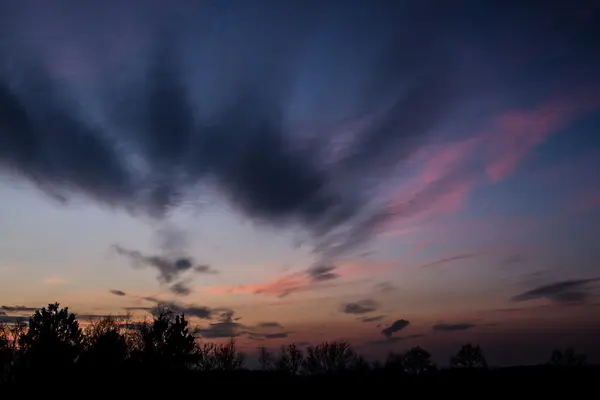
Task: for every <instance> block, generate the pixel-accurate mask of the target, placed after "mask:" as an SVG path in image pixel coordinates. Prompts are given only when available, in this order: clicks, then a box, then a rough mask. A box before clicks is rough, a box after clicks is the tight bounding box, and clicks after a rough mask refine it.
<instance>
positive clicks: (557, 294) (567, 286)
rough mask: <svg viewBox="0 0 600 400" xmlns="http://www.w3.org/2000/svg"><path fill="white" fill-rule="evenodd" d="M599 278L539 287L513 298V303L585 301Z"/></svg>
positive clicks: (567, 281)
mask: <svg viewBox="0 0 600 400" xmlns="http://www.w3.org/2000/svg"><path fill="white" fill-rule="evenodd" d="M598 281H600V278H591V279H574V280H566V281H560V282H555V283H551V284H548V285H543V286H539V287H537V288H534V289H532V290H529V291H526V292H523V293H521V294H518V295H516V296H514V297H513V298H512V299H511V300H512V301H515V302H521V301H529V300H538V299H548V300H551V301H553V302H556V303H578V302H583V301H585V300H586V299H587V298H588V297H589V295H590V284H592V283H594V282H598Z"/></svg>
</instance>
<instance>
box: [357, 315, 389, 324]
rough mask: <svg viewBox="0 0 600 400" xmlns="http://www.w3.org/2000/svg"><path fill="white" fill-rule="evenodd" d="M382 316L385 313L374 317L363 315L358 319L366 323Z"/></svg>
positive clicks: (375, 320) (377, 319)
mask: <svg viewBox="0 0 600 400" xmlns="http://www.w3.org/2000/svg"><path fill="white" fill-rule="evenodd" d="M384 318H385V315H377V316H375V317H363V318H360V321H362V322H365V323H367V322H377V321H381V320H382V319H384Z"/></svg>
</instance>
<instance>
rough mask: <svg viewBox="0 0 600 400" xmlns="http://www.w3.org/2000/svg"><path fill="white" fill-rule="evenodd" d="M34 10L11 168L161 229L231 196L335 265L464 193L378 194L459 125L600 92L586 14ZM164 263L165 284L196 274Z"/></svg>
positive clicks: (5, 51)
mask: <svg viewBox="0 0 600 400" xmlns="http://www.w3.org/2000/svg"><path fill="white" fill-rule="evenodd" d="M27 3H28V2H15V3H14V5H12V6H11V12H6V13H3V15H2V16H1V18H2V19H1V20H0V37H2V38H3V40H2V43H1V44H0V46H1V47H0V168H1V169H2V170H3V171H5V172H7V173H9V174H11V175H14V176H18V177H21V178H23V179H26V180H28V181H30V182H32V183H33V184H35V185H37V186H38V187H39V188H40V189H42V190H43V191H44V192H46V193H48V194H49V195H51V196H53V197H54V198H56V199H60V200H61V201H63V202H68V201H69V200H70V199H72V198H73V197H78V196H84V197H86V198H87V199H91V200H93V201H96V202H97V203H100V204H103V205H107V206H109V207H112V208H119V209H126V210H128V211H130V212H132V213H135V214H141V213H144V214H148V215H151V216H154V217H162V216H164V215H166V214H168V213H169V212H170V211H171V210H173V209H175V208H178V207H180V206H182V205H184V204H185V205H187V204H197V203H198V201H199V200H201V199H204V198H205V197H207V196H212V195H213V194H215V193H217V195H218V196H220V197H219V198H222V199H224V200H225V201H226V202H228V203H229V204H231V205H232V206H233V207H232V208H233V209H235V210H237V211H238V212H240V213H242V214H244V215H245V216H247V217H249V218H250V219H252V220H254V221H257V222H260V223H268V224H271V225H275V226H282V225H288V226H293V227H298V226H299V227H301V228H303V230H305V231H307V232H308V233H309V234H310V235H311V237H312V238H313V239H314V242H315V245H316V247H315V248H316V249H317V250H318V252H319V253H320V254H322V255H324V258H325V259H328V258H330V257H332V256H334V255H336V254H339V252H341V251H346V250H354V249H356V247H357V245H358V244H361V243H362V242H364V241H366V240H368V239H369V238H370V237H371V236H372V235H373V234H374V233H375V232H377V230H378V228H380V226H381V225H382V224H385V223H387V222H388V218H390V217H391V216H392V215H393V216H394V217H395V218H401V217H410V216H411V215H414V213H416V212H419V211H420V210H422V209H423V208H426V207H428V206H430V205H431V204H433V203H434V202H435V201H437V200H438V199H439V198H440V196H443V195H445V194H446V193H447V191H448V187H447V186H445V185H440V186H435V187H431V188H427V190H425V191H423V192H422V193H419V194H418V195H417V196H416V197H415V198H414V199H412V200H411V201H408V202H406V204H402V205H400V206H398V207H396V208H395V209H394V210H393V212H390V211H389V209H388V201H389V200H390V198H391V195H389V191H388V190H383V189H382V190H377V189H381V188H380V186H383V185H384V184H388V183H389V181H388V180H387V179H386V178H387V177H389V176H392V174H396V173H397V172H398V169H399V168H400V167H402V166H403V163H404V162H405V161H406V160H407V159H408V158H409V157H411V156H412V155H413V154H414V153H415V152H416V151H417V150H418V149H419V148H420V147H421V146H422V145H423V144H424V143H427V139H428V138H429V137H430V135H432V134H434V133H435V132H436V130H437V128H439V127H440V126H444V124H445V123H446V122H447V121H456V120H457V119H459V118H457V116H456V112H458V113H460V112H463V111H464V109H465V108H467V107H471V106H472V105H473V104H483V103H488V102H486V101H478V100H481V99H486V100H487V99H488V98H490V93H499V94H498V97H502V98H504V97H509V95H513V96H514V97H515V98H517V99H519V100H521V99H523V100H522V101H523V102H525V101H526V100H527V99H529V97H532V96H540V97H543V98H548V97H549V96H548V92H549V91H558V90H559V89H564V88H569V89H570V88H573V87H579V86H581V85H582V84H583V85H585V86H584V87H588V86H589V82H590V78H595V72H594V71H596V70H598V68H597V67H598V65H599V64H600V62H599V59H598V55H597V49H596V48H595V46H594V44H593V43H591V42H593V41H591V40H589V38H590V37H594V34H595V33H597V32H598V29H599V28H597V26H598V25H600V24H597V20H596V19H597V14H595V13H594V12H590V13H587V16H584V14H585V13H581V12H577V11H578V8H579V7H578V6H575V5H573V4H572V3H573V2H564V3H565V5H560V6H553V7H544V9H543V10H541V9H539V7H538V9H537V10H535V11H534V10H533V8H532V6H529V5H525V6H523V7H517V8H515V7H512V6H506V7H505V6H503V5H502V6H501V5H499V6H498V7H497V10H495V11H494V12H493V13H491V12H490V11H489V7H485V6H484V5H483V4H481V5H474V6H473V7H470V8H469V13H467V14H465V13H463V12H462V11H460V10H462V8H461V7H451V6H447V7H446V6H444V7H443V11H442V12H439V5H438V4H435V6H432V4H433V3H435V2H415V3H414V4H412V3H411V4H405V2H386V7H372V5H371V4H370V2H366V1H363V2H359V3H357V4H353V6H352V7H348V6H347V4H346V2H325V3H324V4H323V5H319V6H317V7H315V6H314V4H313V3H312V2H301V3H302V4H297V3H296V2H292V3H290V2H280V3H278V4H275V3H273V4H271V3H269V5H268V6H267V5H266V4H260V5H257V6H255V7H249V6H247V5H246V2H239V3H236V4H231V5H227V6H225V5H222V6H219V5H214V4H212V3H210V4H209V3H207V4H206V5H203V4H204V3H203V2H198V3H197V5H192V4H187V6H186V7H185V9H184V7H182V6H181V5H179V6H174V5H166V4H163V3H162V2H148V3H144V5H143V6H141V7H139V5H138V6H137V7H133V6H131V5H129V4H127V3H129V2H115V3H111V4H110V5H106V7H105V6H104V5H103V6H102V7H101V6H99V5H92V6H86V7H83V6H72V5H71V6H69V7H53V6H52V5H50V4H46V3H47V2H41V3H40V4H36V6H35V7H32V6H31V5H28V4H27ZM533 3H535V2H533ZM533 3H532V4H533ZM567 3H568V4H567ZM99 21H100V22H99ZM109 21H110V22H109ZM123 21H126V22H123ZM168 21H171V23H169V22H168ZM172 21H176V22H174V23H173V22H172ZM214 21H224V23H215V22H214ZM231 21H236V23H228V22H231ZM473 21H475V22H474V23H473ZM556 21H560V29H556V28H555V25H556V24H555V23H554V22H556ZM237 22H239V23H237ZM167 25H169V26H167ZM31 32H36V33H35V34H32V33H31ZM165 32H169V35H167V34H165ZM374 43H375V44H376V45H373V44H374ZM567 44H568V45H567ZM557 48H560V49H562V50H561V51H560V52H557V51H556V49H557ZM67 49H68V50H67ZM123 49H126V50H127V51H126V52H125V54H127V56H123V54H120V56H119V54H118V53H119V52H120V51H121V52H122V51H123ZM223 49H227V51H226V52H225V53H224V52H223ZM67 53H68V54H69V58H68V59H64V58H61V56H60V55H61V54H67ZM550 54H551V55H550ZM65 68H66V69H67V71H65ZM81 76H85V77H86V78H87V79H85V80H84V79H82V78H81ZM58 78H60V79H58ZM499 82H501V87H498V85H499ZM308 88H310V90H309V89H308ZM496 89H497V90H496ZM542 89H544V90H542ZM513 92H516V93H514V94H513ZM491 103H494V102H493V101H491ZM482 107H483V105H482ZM469 111H470V112H471V109H470V108H469ZM483 111H487V110H483ZM472 114H477V115H479V114H481V115H485V112H481V113H480V112H479V110H477V112H472ZM340 120H344V121H345V122H346V126H343V127H341V128H340V125H342V124H341V123H340V122H339V121H340ZM306 126H308V127H306ZM348 126H349V127H350V128H351V129H347V128H348ZM298 132H300V133H298ZM394 176H397V175H394ZM375 194H378V195H379V196H378V195H375ZM155 261H157V263H153V264H152V265H154V267H156V268H158V269H159V270H161V268H162V269H163V270H161V277H162V279H165V280H172V279H174V277H173V276H172V275H170V274H172V273H175V271H178V269H177V268H179V267H181V268H184V269H185V267H184V265H187V263H186V262H185V260H182V262H181V263H179V267H176V268H175V269H174V266H176V264H178V263H177V262H172V263H171V264H169V267H167V268H163V267H159V266H158V265H157V264H160V265H164V264H163V263H162V262H158V261H160V260H155ZM171 261H172V260H171ZM321 277H322V278H323V279H329V278H331V277H333V275H331V273H329V274H323V275H322V276H321Z"/></svg>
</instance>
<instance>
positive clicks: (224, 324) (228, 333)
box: [194, 311, 246, 339]
mask: <svg viewBox="0 0 600 400" xmlns="http://www.w3.org/2000/svg"><path fill="white" fill-rule="evenodd" d="M244 329H245V326H244V324H240V323H239V322H235V321H234V320H233V311H229V312H224V313H222V314H221V315H220V316H219V319H218V321H217V322H212V323H210V324H209V326H208V327H207V328H196V329H195V330H194V333H195V334H197V335H200V336H201V337H203V338H205V339H216V338H230V337H236V336H240V335H241V334H243V333H246V331H245V330H244Z"/></svg>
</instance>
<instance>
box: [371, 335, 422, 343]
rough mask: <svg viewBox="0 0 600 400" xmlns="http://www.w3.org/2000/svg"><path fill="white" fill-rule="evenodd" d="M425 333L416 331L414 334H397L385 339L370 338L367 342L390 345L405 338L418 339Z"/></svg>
mask: <svg viewBox="0 0 600 400" xmlns="http://www.w3.org/2000/svg"><path fill="white" fill-rule="evenodd" d="M425 336H426V335H425V334H423V333H416V334H414V335H407V336H397V337H391V336H390V337H388V338H387V339H377V340H372V341H370V342H369V344H373V345H378V346H379V345H383V346H385V345H390V344H394V343H398V342H403V341H405V340H411V339H419V338H422V337H425Z"/></svg>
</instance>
